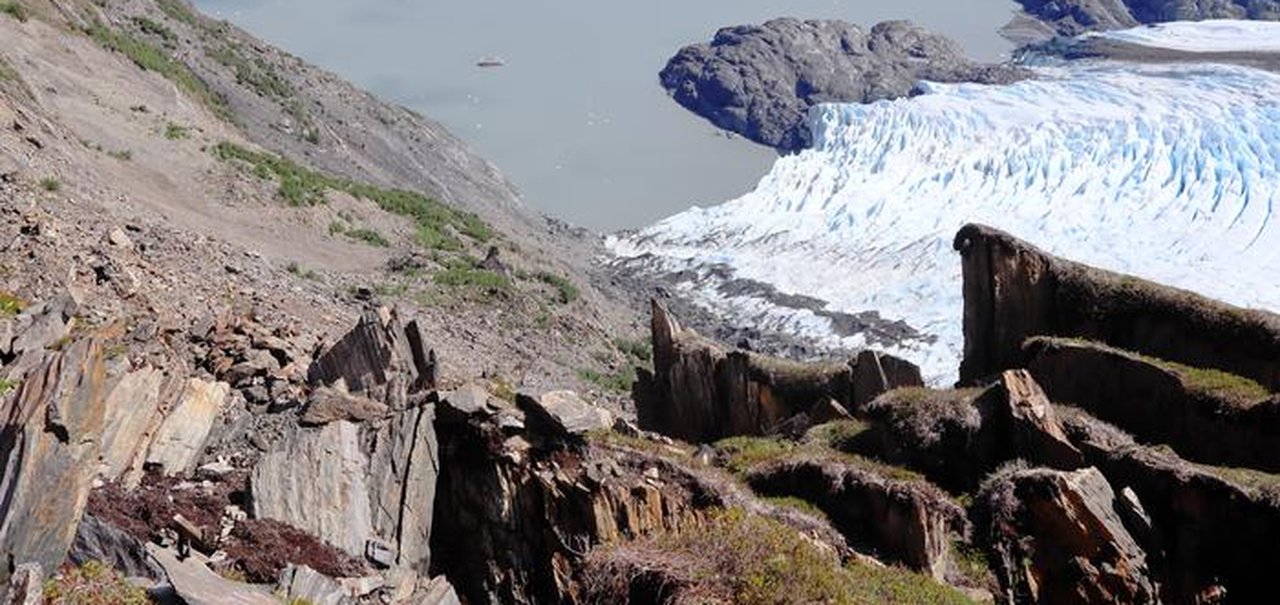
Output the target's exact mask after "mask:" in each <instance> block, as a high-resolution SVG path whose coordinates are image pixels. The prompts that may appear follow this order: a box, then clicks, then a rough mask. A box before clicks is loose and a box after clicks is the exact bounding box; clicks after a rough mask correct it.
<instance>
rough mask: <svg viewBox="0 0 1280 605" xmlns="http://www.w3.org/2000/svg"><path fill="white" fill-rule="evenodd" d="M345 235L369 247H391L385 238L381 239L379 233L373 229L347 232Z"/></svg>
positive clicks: (365, 228) (363, 228)
mask: <svg viewBox="0 0 1280 605" xmlns="http://www.w3.org/2000/svg"><path fill="white" fill-rule="evenodd" d="M346 235H347V237H349V238H351V239H355V240H360V241H362V242H364V243H366V244H369V245H370V246H377V247H379V248H386V247H387V246H390V245H391V242H389V241H387V238H385V237H383V236H382V234H381V233H378V232H377V231H375V230H373V229H369V228H368V227H361V228H359V229H352V230H350V231H347V233H346Z"/></svg>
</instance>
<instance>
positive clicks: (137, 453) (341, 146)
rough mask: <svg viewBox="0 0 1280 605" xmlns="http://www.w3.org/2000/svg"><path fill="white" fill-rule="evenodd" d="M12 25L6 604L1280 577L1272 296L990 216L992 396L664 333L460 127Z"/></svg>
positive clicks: (31, 18)
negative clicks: (1233, 301)
mask: <svg viewBox="0 0 1280 605" xmlns="http://www.w3.org/2000/svg"><path fill="white" fill-rule="evenodd" d="M0 39H3V40H5V44H3V45H0V125H3V126H4V128H0V214H3V216H4V217H6V219H5V220H4V221H3V222H0V252H2V253H0V276H2V277H3V283H2V286H0V469H3V471H2V474H0V586H4V587H5V588H4V589H3V590H4V592H3V593H2V594H3V597H4V598H3V601H0V602H3V603H6V604H9V603H15V604H16V603H21V604H23V605H33V604H40V603H49V604H84V603H128V604H141V603H151V602H155V603H186V604H187V605H205V604H225V603H231V604H241V605H256V604H264V605H265V604H272V603H290V604H293V605H300V604H304V603H311V604H321V603H324V604H358V603H397V604H398V603H415V604H460V603H636V604H648V603H747V604H752V603H760V604H764V603H770V604H775V603H796V604H799V603H966V602H973V601H977V602H1002V603H1003V602H1009V603H1031V602H1043V603H1103V602H1106V603H1113V602H1157V601H1164V602H1223V601H1225V600H1227V599H1230V600H1231V601H1232V602H1246V603H1247V602H1257V601H1262V600H1264V599H1265V598H1266V596H1267V595H1268V594H1269V592H1268V588H1269V586H1268V584H1267V579H1268V578H1267V574H1268V573H1269V571H1270V569H1271V568H1272V567H1273V565H1272V563H1273V562H1274V561H1276V560H1277V559H1280V553H1277V550H1276V549H1277V545H1280V504H1278V503H1280V487H1278V486H1280V480H1278V479H1277V477H1276V475H1274V474H1272V473H1275V472H1277V471H1280V460H1278V459H1277V458H1276V456H1275V454H1274V451H1275V449H1276V448H1275V447H1274V445H1275V443H1276V440H1277V438H1280V434H1278V433H1280V423H1278V422H1277V418H1280V416H1278V415H1277V413H1276V409H1277V407H1278V406H1280V400H1278V399H1277V395H1276V390H1277V388H1278V386H1280V384H1278V382H1280V374H1278V373H1277V367H1276V362H1275V360H1276V359H1280V355H1278V354H1277V353H1278V352H1280V344H1278V343H1280V336H1278V335H1280V328H1278V327H1277V322H1280V320H1278V319H1277V318H1276V317H1275V316H1272V315H1269V314H1264V313H1260V312H1253V311H1246V310H1241V309H1235V308H1231V307H1227V306H1225V305H1221V304H1219V303H1216V302H1214V301H1211V300H1207V299H1203V298H1200V297H1197V296H1195V295H1192V294H1190V293H1186V292H1181V291H1176V290H1171V289H1168V288H1163V287H1161V286H1156V285H1154V284H1149V283H1146V282H1141V281H1138V280H1134V279H1132V278H1126V277H1124V276H1118V275H1113V274H1109V273H1104V272H1099V271H1096V270H1094V269H1091V268H1089V267H1085V266H1083V265H1079V264H1076V263H1071V262H1068V261H1065V260H1061V259H1057V258H1053V257H1050V256H1048V255H1046V254H1044V253H1042V252H1040V251H1038V250H1037V249H1035V248H1034V247H1032V246H1031V245H1029V244H1026V243H1024V242H1020V241H1018V240H1016V239H1013V238H1012V237H1010V236H1008V235H1005V234H1003V233H999V232H996V231H993V230H990V229H987V228H983V227H977V226H971V227H966V228H965V229H964V230H962V231H961V232H960V234H959V235H958V236H957V239H956V244H955V247H956V249H957V251H959V253H960V257H959V259H957V262H960V263H962V266H963V270H964V277H965V283H964V298H965V311H964V315H963V318H960V317H957V318H956V321H957V322H960V321H963V323H964V334H965V339H966V347H965V363H964V366H963V367H964V371H963V376H962V379H963V382H964V385H963V386H964V387H965V388H962V389H957V390H931V389H926V388H924V387H923V386H922V380H921V376H920V372H919V370H918V369H917V368H915V367H914V366H912V365H911V364H909V363H907V362H905V361H902V360H899V359H895V358H894V357H891V356H888V355H884V354H881V353H877V352H874V351H864V352H862V353H860V354H858V355H857V356H855V357H854V358H852V359H850V360H848V361H840V362H832V363H822V364H810V363H799V362H795V361H790V360H786V359H780V358H775V357H770V356H767V355H762V354H759V353H755V352H751V351H746V350H740V349H736V348H733V347H728V346H725V345H723V344H721V343H717V342H714V341H712V340H709V339H707V338H704V337H702V336H700V335H698V334H697V333H696V332H693V331H692V330H689V329H687V328H684V327H683V326H681V324H680V322H679V321H678V320H677V319H676V318H675V317H674V315H673V314H672V311H670V310H668V309H667V308H666V307H665V306H663V305H662V304H658V303H654V304H653V306H652V309H651V313H652V315H651V318H650V325H649V334H648V335H647V336H644V335H640V334H638V333H637V332H636V326H633V325H631V322H630V321H629V317H630V316H629V314H628V313H627V312H626V310H625V309H624V308H621V307H619V306H618V305H616V304H615V303H613V302H611V301H610V299H609V296H610V293H609V292H608V291H607V290H601V289H599V288H597V287H596V285H594V284H593V281H592V279H591V274H590V272H589V271H587V269H586V265H585V260H586V259H587V258H588V257H589V255H590V254H591V253H592V246H593V245H594V244H593V243H592V241H591V240H590V239H589V238H587V237H585V236H579V235H575V234H573V233H570V232H567V231H566V230H563V229H560V228H557V227H555V226H554V225H553V224H550V223H549V222H548V221H545V220H544V219H540V218H537V217H534V216H531V215H530V214H529V213H528V212H527V211H525V210H523V209H522V208H520V207H519V206H518V200H517V199H516V198H515V196H514V194H512V193H511V192H510V189H509V187H508V186H507V185H505V184H504V183H503V182H502V180H501V178H500V177H499V176H497V174H496V172H494V171H492V169H491V168H489V167H488V166H487V165H486V164H484V163H483V162H482V161H481V160H478V159H476V158H474V156H472V155H471V154H470V153H469V152H467V151H466V149H465V148H464V147H463V146H462V145H461V144H460V143H458V142H457V141H456V140H454V139H452V138H451V137H449V136H448V135H447V134H445V133H443V131H441V130H439V129H438V126H435V125H434V124H432V123H431V122H429V121H427V120H425V119H423V118H419V117H417V116H413V115H412V114H409V113H407V112H405V111H404V110H402V109H397V108H394V107H391V106H388V105H384V104H382V103H380V102H378V101H376V100H375V99H373V98H371V97H369V96H367V95H365V94H364V93H360V92H359V91H356V90H355V89H352V88H350V87H349V86H347V85H345V84H343V83H341V82H340V81H338V80H337V79H336V78H333V77H332V76H328V75H326V74H323V73H321V72H318V71H316V70H314V69H313V68H309V67H307V66H305V65H303V64H301V63H300V62H297V61H296V60H294V59H291V58H289V57H287V56H286V55H284V54H282V53H279V52H278V51H276V50H273V49H271V48H269V47H268V46H266V45H264V44H261V43H259V42H255V41H253V40H251V39H250V38H248V37H247V36H246V35H245V34H243V33H242V32H238V31H236V30H234V28H231V27H230V26H227V25H225V24H220V23H216V22H213V21H209V20H207V19H205V18H204V17H201V16H199V15H198V14H196V13H195V12H193V11H192V9H191V8H190V7H189V6H187V5H185V4H182V3H180V2H175V1H174V0H163V1H161V0H157V1H154V2H120V3H106V4H105V6H100V5H99V4H97V3H80V2H73V1H70V0H59V1H57V2H43V1H36V0H31V1H29V2H28V1H24V2H21V3H16V2H0ZM299 107H300V108H301V109H300V110H299V109H298V108H299ZM379 116H381V117H382V118H386V120H388V121H383V120H381V119H379ZM377 124H381V125H377ZM504 192H505V193H504ZM1064 520H1069V521H1070V522H1067V523H1064V522H1063V521H1064Z"/></svg>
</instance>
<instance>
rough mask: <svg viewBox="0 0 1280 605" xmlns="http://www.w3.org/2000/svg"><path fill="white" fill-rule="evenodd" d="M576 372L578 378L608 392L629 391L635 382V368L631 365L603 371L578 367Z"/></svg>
mask: <svg viewBox="0 0 1280 605" xmlns="http://www.w3.org/2000/svg"><path fill="white" fill-rule="evenodd" d="M576 373H577V374H578V378H581V379H582V380H584V381H586V382H589V383H591V384H593V385H595V386H597V387H599V388H600V390H602V391H605V392H609V393H626V392H629V391H630V390H631V385H633V384H635V382H636V368H635V366H632V365H627V366H623V367H622V368H619V369H617V370H605V371H601V370H596V369H593V368H578V370H577V372H576Z"/></svg>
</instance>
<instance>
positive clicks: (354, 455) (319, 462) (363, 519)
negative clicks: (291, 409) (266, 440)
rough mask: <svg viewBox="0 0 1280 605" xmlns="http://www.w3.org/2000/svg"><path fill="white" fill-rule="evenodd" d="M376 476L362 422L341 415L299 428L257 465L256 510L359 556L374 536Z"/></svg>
mask: <svg viewBox="0 0 1280 605" xmlns="http://www.w3.org/2000/svg"><path fill="white" fill-rule="evenodd" d="M372 479H376V477H370V476H369V461H368V458H367V457H366V455H365V453H364V451H363V450H362V449H361V445H360V431H359V427H357V426H356V425H354V424H352V423H350V422H346V421H341V420H340V421H337V422H333V423H330V424H327V425H325V426H323V427H321V428H319V429H298V430H295V431H293V432H291V433H289V434H288V435H287V436H286V437H285V438H284V439H283V440H282V442H281V443H279V444H278V445H277V447H276V448H275V449H273V450H272V451H271V452H268V453H267V454H265V455H263V456H262V458H261V459H260V460H259V461H258V464H257V465H256V466H255V467H254V469H253V474H252V475H251V476H250V479H249V485H250V491H251V494H252V502H253V504H252V513H251V514H252V515H253V516H254V517H256V518H264V519H274V520H276V521H280V522H282V523H286V524H288V525H292V526H294V527H297V528H299V529H303V530H305V531H307V532H309V533H311V534H314V535H316V536H317V537H319V538H320V539H321V540H324V541H325V542H327V543H329V544H331V545H333V546H336V547H338V548H340V549H342V550H343V551H345V552H347V553H348V554H350V555H352V556H355V557H360V556H363V555H364V545H365V540H367V539H369V538H370V537H373V536H374V529H373V519H372V513H371V509H370V500H369V486H368V481H369V480H372Z"/></svg>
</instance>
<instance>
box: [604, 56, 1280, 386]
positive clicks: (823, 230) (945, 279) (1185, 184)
mask: <svg viewBox="0 0 1280 605" xmlns="http://www.w3.org/2000/svg"><path fill="white" fill-rule="evenodd" d="M1041 76H1042V78H1041V79H1038V80H1030V81H1025V82H1021V83H1018V84H1014V85H1010V86H1002V87H1001V86H982V85H975V84H963V85H939V84H930V85H928V94H925V95H923V96H920V97H916V98H913V99H902V100H897V101H892V102H889V101H885V102H880V103H875V104H871V105H829V106H823V107H819V108H815V110H814V112H813V113H812V114H811V124H812V127H813V131H814V133H815V146H814V148H813V149H811V150H808V151H805V152H802V153H800V154H798V155H793V156H788V157H784V158H780V159H779V160H778V161H777V163H776V164H775V166H774V167H773V170H772V172H771V173H770V174H768V175H767V176H765V177H764V179H763V180H762V181H761V182H760V183H759V185H758V186H757V187H756V189H755V190H754V191H753V192H751V193H749V194H747V195H745V196H743V197H741V198H739V199H737V200H733V201H731V202H727V203H724V204H721V205H718V206H714V207H710V208H697V207H695V208H693V209H691V210H689V211H686V212H684V213H681V214H678V215H676V216H672V217H670V218H668V219H665V220H663V221H661V222H659V223H657V224H655V225H653V226H651V227H649V228H647V229H644V230H643V231H641V232H639V233H637V234H635V235H633V236H630V237H626V238H614V239H612V240H611V241H610V246H611V248H612V250H613V252H614V253H615V254H617V255H619V256H621V257H640V256H641V255H648V256H645V257H643V258H644V259H646V260H644V261H643V262H647V263H649V264H650V265H651V266H653V267H655V268H658V269H661V270H664V271H681V270H690V269H692V270H693V272H694V273H699V272H701V274H703V275H706V274H707V273H708V271H707V268H709V267H711V266H713V265H717V264H725V265H728V266H729V267H731V268H732V269H733V270H734V271H735V272H736V275H737V276H739V277H744V278H751V279H757V280H760V281H764V282H767V283H770V284H773V285H774V286H776V287H777V288H778V289H779V290H781V291H783V292H787V293H799V294H807V295H811V296H816V297H818V298H821V299H823V300H826V301H829V302H830V307H829V308H830V309H834V310H842V311H848V312H858V311H866V310H876V311H879V312H880V313H881V314H882V315H883V316H884V317H886V318H888V319H902V320H905V321H906V322H908V323H909V324H911V325H912V326H914V327H916V328H918V329H920V330H922V331H924V332H926V333H928V334H930V335H933V336H935V337H936V340H934V341H933V342H928V341H923V340H922V341H919V342H908V343H903V344H902V346H900V347H897V348H895V349H891V350H892V351H893V352H896V353H898V354H901V355H904V356H905V357H907V358H909V359H911V360H913V361H915V362H917V363H919V364H921V365H922V367H923V368H924V370H925V372H926V375H927V376H929V377H930V379H931V380H932V381H934V382H935V383H939V384H943V383H947V382H951V381H954V380H955V376H956V368H957V366H958V362H959V358H960V354H961V350H962V345H963V337H962V333H961V321H962V317H961V310H962V298H961V283H960V282H961V279H960V259H959V257H958V256H957V255H956V254H955V253H954V252H953V251H952V250H951V240H952V237H953V235H954V234H955V232H956V230H957V229H958V228H959V227H960V226H961V225H963V224H964V223H967V222H979V223H985V224H988V225H992V226H995V227H998V228H1001V229H1004V230H1007V231H1009V232H1011V233H1013V234H1014V235H1016V236H1018V237H1021V238H1024V239H1026V240H1029V241H1030V242H1032V243H1034V244H1036V245H1038V246H1040V247H1041V248H1043V249H1046V250H1047V251H1049V252H1051V253H1054V254H1059V255H1062V256H1065V257H1068V258H1071V259H1075V260H1079V261H1082V262H1086V263H1090V264H1093V265H1096V266H1101V267H1105V268H1109V269H1114V270H1119V271H1124V272H1128V273H1133V274H1136V275H1139V276H1142V277H1145V278H1149V279H1153V280H1156V281H1160V282H1164V283H1168V284H1172V285H1175V286H1179V287H1183V288H1188V289H1192V290H1196V291H1199V292H1202V293H1205V294H1207V295H1209V296H1213V297H1217V298H1220V299H1223V300H1226V301H1229V302H1231V303H1234V304H1238V305H1243V306H1254V307H1266V308H1270V309H1280V226H1278V225H1277V223H1276V221H1275V213H1276V212H1277V211H1280V76H1277V75H1276V74H1272V73H1268V72H1263V71H1258V70H1253V69H1247V68H1242V67H1231V66H1217V65H1193V66H1188V65H1166V66H1158V65H1121V64H1117V63H1109V62H1103V63H1097V62H1094V63H1082V64H1070V65H1064V66H1058V67H1046V68H1041ZM712 281H713V280H712ZM706 283H707V282H702V281H696V282H691V283H690V286H689V287H688V290H689V293H690V294H692V295H694V296H695V297H699V298H700V299H701V302H702V303H703V304H705V305H706V306H708V307H711V308H713V309H716V310H719V311H722V312H726V313H729V314H730V315H731V316H733V317H737V318H740V319H743V320H745V321H747V322H748V323H754V324H756V325H758V326H760V327H767V328H775V329H785V330H791V331H794V332H798V333H800V334H803V335H807V336H810V337H813V338H815V339H817V340H818V341H819V342H822V343H824V344H827V345H842V346H849V347H858V346H862V345H864V344H865V338H864V337H863V336H862V335H857V336H854V337H850V338H844V339H840V338H837V337H836V336H834V335H833V334H832V333H831V331H830V329H829V328H830V323H829V322H828V321H827V320H826V319H824V318H821V317H817V316H815V315H814V314H812V313H810V312H808V311H796V310H792V309H786V308H779V307H775V306H773V305H770V304H768V303H766V302H765V301H763V300H759V299H752V298H737V299H734V298H729V297H725V296H723V295H722V294H720V293H718V292H715V291H714V289H713V288H709V287H707V286H706Z"/></svg>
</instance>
